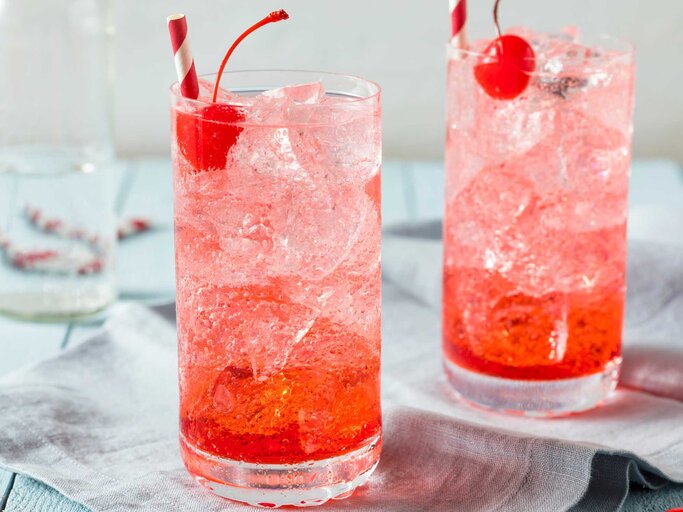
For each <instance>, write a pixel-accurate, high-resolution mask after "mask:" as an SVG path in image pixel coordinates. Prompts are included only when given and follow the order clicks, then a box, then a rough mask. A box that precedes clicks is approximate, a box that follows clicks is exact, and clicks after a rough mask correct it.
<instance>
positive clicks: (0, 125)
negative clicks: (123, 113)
mask: <svg viewBox="0 0 683 512" xmlns="http://www.w3.org/2000/svg"><path fill="white" fill-rule="evenodd" d="M109 6H110V4H109V2H107V1H99V0H49V1H48V0H42V1H37V0H31V1H21V2H3V3H1V4H0V69H1V70H2V74H0V312H1V313H5V314H10V315H15V316H20V317H25V318H34V319H41V318H43V319H44V318H62V317H71V316H77V315H81V314H87V313H90V312H93V311H96V310H99V309H101V308H103V307H105V306H106V305H107V304H108V303H110V302H111V301H112V300H113V299H114V297H115V295H116V294H115V288H114V273H113V270H114V269H113V263H114V250H115V243H116V237H115V235H116V228H115V216H114V183H113V181H114V176H113V159H114V151H113V144H112V116H111V106H112V103H111V59H110V54H109V53H110V48H109V39H110V36H111V33H112V27H111V26H110V19H111V17H110V13H109Z"/></svg>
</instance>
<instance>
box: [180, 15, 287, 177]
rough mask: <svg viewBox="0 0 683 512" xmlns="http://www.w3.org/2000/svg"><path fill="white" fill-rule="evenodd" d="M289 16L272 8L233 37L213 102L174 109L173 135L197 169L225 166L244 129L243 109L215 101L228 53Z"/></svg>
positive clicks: (217, 82) (228, 56)
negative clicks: (197, 108)
mask: <svg viewBox="0 0 683 512" xmlns="http://www.w3.org/2000/svg"><path fill="white" fill-rule="evenodd" d="M288 18H289V15H288V14H287V13H286V12H285V11H283V10H280V11H275V12H271V13H270V14H269V15H268V16H266V17H265V18H263V19H262V20H261V21H259V22H258V23H256V24H255V25H253V26H251V27H249V28H248V29H247V30H246V31H245V32H244V33H243V34H242V35H241V36H239V37H238V38H237V39H236V40H235V42H234V43H233V44H232V46H231V47H230V49H229V50H228V52H227V53H226V54H225V57H223V61H222V62H221V65H220V68H219V69H218V75H217V76H216V83H215V85H214V88H213V96H212V98H211V101H212V102H213V103H212V104H211V105H207V106H206V107H204V108H202V109H201V110H198V111H192V112H184V111H177V116H176V137H177V139H178V147H179V149H180V152H181V153H182V154H183V156H184V157H185V158H186V159H187V161H188V162H190V164H191V165H192V167H193V168H194V169H195V171H196V172H199V171H205V170H209V169H223V168H225V164H226V162H227V159H228V152H229V151H230V148H232V146H234V145H235V142H237V138H238V137H239V135H240V133H242V131H243V130H244V128H243V127H242V126H240V125H239V123H240V122H241V121H244V119H245V115H244V111H243V110H242V109H241V108H239V107H236V106H234V105H227V104H224V103H217V102H216V99H217V98H218V90H219V87H220V83H221V76H222V75H223V71H224V70H225V66H226V65H227V64H228V60H229V59H230V56H231V55H232V53H233V52H234V51H235V48H237V46H238V45H239V44H240V43H241V42H242V40H243V39H244V38H246V37H247V36H248V35H249V34H251V33H252V32H254V31H255V30H257V29H258V28H260V27H262V26H264V25H267V24H268V23H274V22H277V21H282V20H286V19H288Z"/></svg>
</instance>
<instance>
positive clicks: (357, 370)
mask: <svg viewBox="0 0 683 512" xmlns="http://www.w3.org/2000/svg"><path fill="white" fill-rule="evenodd" d="M223 83H224V84H225V86H226V87H227V88H229V89H230V90H232V91H233V92H227V91H223V90H222V91H221V93H220V94H219V98H218V103H217V104H212V103H211V102H210V100H209V96H208V92H209V89H210V87H206V86H205V84H203V83H200V85H201V86H202V94H201V95H200V98H199V100H198V101H192V100H186V99H183V98H179V97H178V95H177V91H174V94H173V109H172V116H173V128H174V129H173V137H172V141H173V163H174V183H175V230H176V271H177V293H178V296H177V315H178V337H179V367H180V391H181V394H180V418H181V420H180V421H181V445H182V453H183V458H184V460H185V463H186V465H187V467H188V469H189V471H190V472H191V473H192V474H193V475H194V476H195V477H196V478H197V479H198V480H200V481H201V482H202V483H204V484H205V485H207V486H208V487H209V488H210V489H212V490H213V491H214V492H217V493H218V494H221V495H223V496H226V497H229V498H232V499H236V500H239V501H245V502H248V503H252V504H260V505H263V506H275V505H310V504H315V503H322V502H324V501H326V500H327V499H329V498H334V497H339V496H344V495H347V494H350V492H351V491H352V490H353V489H354V488H355V487H356V486H357V485H359V484H361V483H362V482H363V481H365V480H366V479H367V477H368V476H369V475H370V472H371V471H372V469H373V468H374V467H375V465H376V463H377V461H378V457H379V451H380V444H381V413H380V373H379V370H380V239H381V230H380V222H381V216H380V160H381V136H380V105H379V89H378V87H377V86H376V85H375V84H372V83H369V82H366V81H364V80H361V79H357V78H352V77H343V76H337V75H329V74H323V73H305V72H265V71H264V72H238V73H227V74H226V75H225V76H224V78H223ZM302 83H303V84H305V85H298V86H286V87H281V86H283V85H287V84H302Z"/></svg>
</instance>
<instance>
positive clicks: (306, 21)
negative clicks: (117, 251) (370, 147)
mask: <svg viewBox="0 0 683 512" xmlns="http://www.w3.org/2000/svg"><path fill="white" fill-rule="evenodd" d="M114 3H115V17H116V20H115V21H116V26H117V31H118V33H117V35H116V42H115V51H116V60H117V66H116V67H117V78H116V90H115V92H116V105H115V113H116V138H117V147H118V151H119V154H120V155H121V156H136V155H165V154H167V153H168V125H169V121H168V119H169V114H168V95H167V87H168V85H169V84H170V83H171V82H172V81H173V80H175V71H174V68H173V58H172V53H171V48H170V43H169V39H168V33H167V29H166V15H168V14H171V13H173V12H184V13H185V14H186V15H187V17H188V22H189V26H190V37H191V41H192V47H193V49H194V54H195V60H196V63H197V67H198V71H199V72H200V73H210V72H214V71H216V70H217V68H218V65H219V63H220V60H221V59H222V57H223V54H224V53H225V51H226V50H227V48H228V47H229V46H230V44H232V42H233V40H234V39H235V38H236V37H237V36H238V35H239V34H240V33H241V32H242V30H244V29H245V28H247V27H248V26H249V25H251V24H252V23H254V22H256V21H258V20H259V19H260V18H262V17H263V16H264V15H265V14H267V13H268V12H269V11H271V10H274V9H278V8H284V9H286V10H287V11H288V12H289V13H290V15H291V19H290V20H289V21H286V22H284V23H280V24H277V25H271V26H269V27H265V28H264V29H262V30H260V31H259V32H258V33H255V34H253V35H252V36H251V37H250V38H249V39H247V40H246V41H245V42H244V43H243V44H242V45H241V46H240V48H239V50H238V51H236V52H235V55H234V56H233V58H232V60H231V63H230V66H229V67H230V68H231V69H254V68H294V69H320V70H326V71H335V72H343V73H350V74H356V75H362V76H364V77H367V78H370V79H372V80H375V81H377V82H379V83H380V85H381V86H382V87H383V90H384V94H383V107H384V142H385V157H387V158H408V159H416V158H441V156H442V151H443V141H444V133H445V132H444V88H445V86H444V83H445V43H446V40H447V38H448V31H449V22H448V16H447V4H448V2H447V0H345V1H343V2H342V1H332V0H261V1H253V0H142V1H141V0H115V2H114ZM492 6H493V0H470V1H469V3H468V8H469V24H468V27H469V32H470V34H474V35H475V36H479V37H481V36H485V37H490V36H491V35H492V34H493V22H492V17H491V9H492ZM500 17H501V24H502V26H503V28H504V27H506V26H507V27H509V26H512V25H527V26H530V27H533V28H538V29H542V30H553V29H555V30H556V29H559V28H562V27H563V26H567V25H576V26H579V27H580V28H581V29H583V31H584V32H586V33H591V34H594V33H608V34H610V35H613V36H617V37H620V38H624V39H629V40H631V41H633V42H635V44H636V47H637V59H638V77H637V90H636V116H635V126H636V132H635V140H634V144H635V156H638V157H653V156H654V157H669V158H673V159H676V160H678V161H679V162H683V143H681V140H680V139H681V136H682V135H683V93H681V88H682V86H683V58H682V57H681V51H682V50H683V30H682V28H683V1H681V0H649V1H647V0H601V1H596V0H565V1H559V0H554V1H552V2H551V1H548V0H545V1H544V0H503V1H502V2H501V13H500Z"/></svg>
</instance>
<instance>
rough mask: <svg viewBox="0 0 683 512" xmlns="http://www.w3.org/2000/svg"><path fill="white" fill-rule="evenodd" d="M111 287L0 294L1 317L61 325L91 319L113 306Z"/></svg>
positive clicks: (113, 296)
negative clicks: (76, 290)
mask: <svg viewBox="0 0 683 512" xmlns="http://www.w3.org/2000/svg"><path fill="white" fill-rule="evenodd" d="M115 300H116V292H115V291H114V289H113V288H112V287H110V286H99V287H96V288H93V289H90V290H86V291H83V290H79V291H78V292H77V293H70V292H35V293H12V294H0V315H3V316H8V317H12V318H16V319H19V320H28V321H32V322H41V321H43V322H60V321H66V320H76V319H79V318H82V317H88V316H90V315H93V314H95V313H97V312H99V311H102V310H103V309H104V308H106V307H107V306H109V305H110V304H112V303H113V302H114V301H115Z"/></svg>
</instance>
